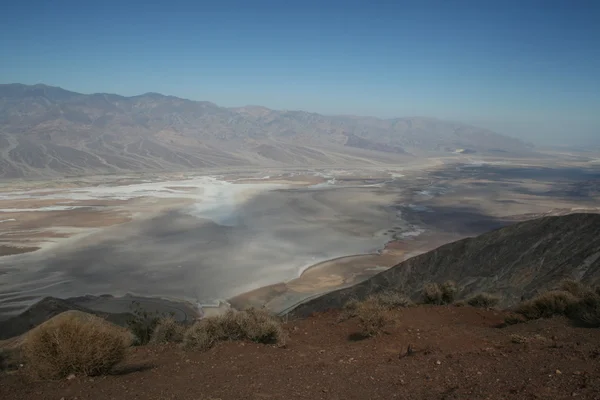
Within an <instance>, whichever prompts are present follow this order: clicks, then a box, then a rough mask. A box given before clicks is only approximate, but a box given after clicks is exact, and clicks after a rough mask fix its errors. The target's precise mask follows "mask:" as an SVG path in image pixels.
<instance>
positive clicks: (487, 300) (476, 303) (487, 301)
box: [467, 293, 500, 308]
mask: <svg viewBox="0 0 600 400" xmlns="http://www.w3.org/2000/svg"><path fill="white" fill-rule="evenodd" d="M499 302H500V297H498V296H494V295H492V294H489V293H478V294H476V295H474V296H473V297H471V298H469V299H468V300H467V304H468V305H470V306H472V307H480V308H491V307H495V306H497V305H498V303H499Z"/></svg>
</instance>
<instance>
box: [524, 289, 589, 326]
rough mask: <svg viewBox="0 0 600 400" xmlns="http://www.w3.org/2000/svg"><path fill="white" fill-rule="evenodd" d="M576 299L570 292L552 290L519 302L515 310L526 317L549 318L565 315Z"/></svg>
mask: <svg viewBox="0 0 600 400" xmlns="http://www.w3.org/2000/svg"><path fill="white" fill-rule="evenodd" d="M577 301H578V299H577V297H575V296H573V295H572V294H571V293H570V292H566V291H563V290H553V291H549V292H546V293H543V294H541V295H539V296H537V297H535V298H533V299H531V300H528V301H525V302H523V303H521V304H519V305H518V306H517V308H516V310H515V312H517V313H518V314H521V315H523V316H524V317H525V318H527V319H538V318H550V317H552V316H554V315H566V314H567V311H568V310H569V309H570V308H571V307H573V305H574V304H575V303H577Z"/></svg>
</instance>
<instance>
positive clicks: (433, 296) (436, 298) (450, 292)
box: [422, 281, 458, 305]
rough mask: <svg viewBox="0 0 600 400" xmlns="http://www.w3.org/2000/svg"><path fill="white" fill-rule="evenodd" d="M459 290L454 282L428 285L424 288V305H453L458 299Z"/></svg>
mask: <svg viewBox="0 0 600 400" xmlns="http://www.w3.org/2000/svg"><path fill="white" fill-rule="evenodd" d="M457 292H458V288H457V287H456V283H454V281H446V282H444V283H442V284H441V285H438V284H437V283H427V284H425V286H423V291H422V295H423V303H425V304H437V305H442V304H451V303H453V302H454V299H455V298H456V293H457Z"/></svg>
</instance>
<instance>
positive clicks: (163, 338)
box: [150, 317, 185, 344]
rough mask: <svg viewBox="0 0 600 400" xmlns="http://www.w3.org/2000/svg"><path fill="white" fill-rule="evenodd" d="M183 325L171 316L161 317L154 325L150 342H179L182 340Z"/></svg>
mask: <svg viewBox="0 0 600 400" xmlns="http://www.w3.org/2000/svg"><path fill="white" fill-rule="evenodd" d="M184 333H185V326H183V325H182V324H180V323H179V322H177V321H176V320H175V318H173V317H162V318H160V319H159V320H158V323H157V324H156V326H155V327H154V330H153V332H152V337H151V338H150V343H152V344H162V343H180V342H182V341H183V335H184Z"/></svg>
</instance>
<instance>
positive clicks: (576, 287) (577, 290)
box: [557, 279, 590, 297]
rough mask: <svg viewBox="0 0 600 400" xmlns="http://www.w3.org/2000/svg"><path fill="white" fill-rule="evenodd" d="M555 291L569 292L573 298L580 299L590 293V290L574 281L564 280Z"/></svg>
mask: <svg viewBox="0 0 600 400" xmlns="http://www.w3.org/2000/svg"><path fill="white" fill-rule="evenodd" d="M557 290H562V291H564V292H569V293H571V294H572V295H573V296H575V297H582V296H583V295H585V294H586V293H587V292H589V291H590V288H588V287H587V286H585V285H584V284H583V283H581V282H579V281H576V280H574V279H565V280H563V281H562V282H561V283H560V284H559V285H558V288H557Z"/></svg>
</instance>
